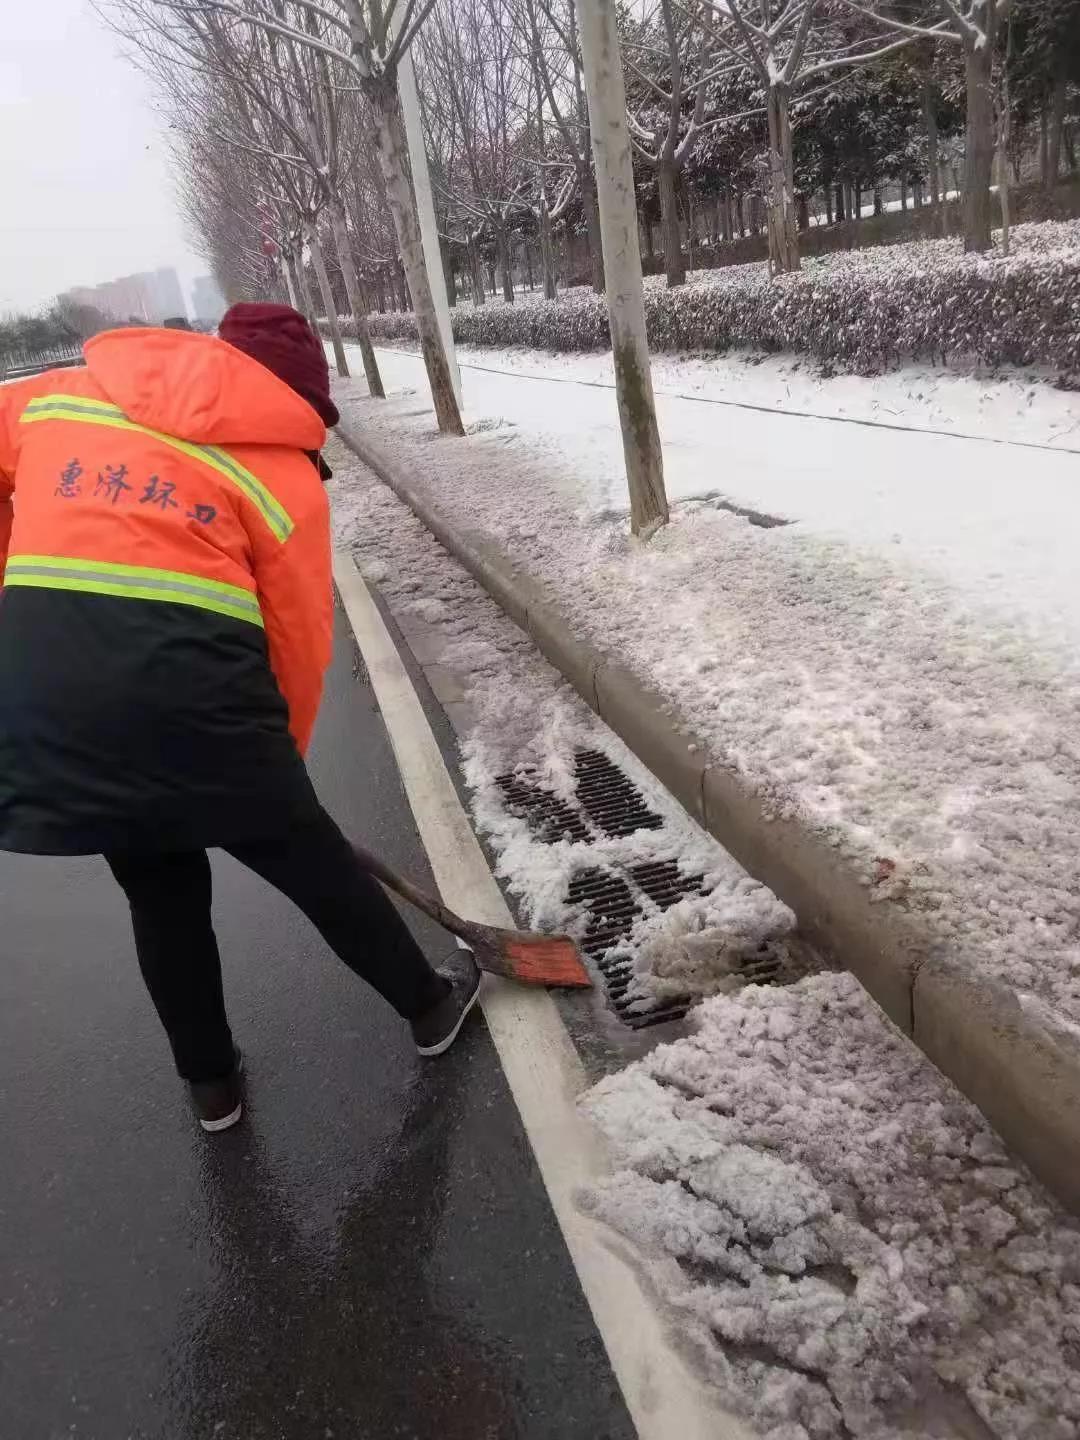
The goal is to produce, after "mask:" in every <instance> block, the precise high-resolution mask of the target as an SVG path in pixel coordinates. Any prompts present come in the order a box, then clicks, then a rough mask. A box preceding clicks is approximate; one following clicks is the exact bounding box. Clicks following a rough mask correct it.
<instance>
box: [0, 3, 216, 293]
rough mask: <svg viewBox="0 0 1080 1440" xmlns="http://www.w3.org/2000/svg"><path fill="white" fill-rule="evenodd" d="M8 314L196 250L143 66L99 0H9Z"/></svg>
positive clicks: (1, 128)
mask: <svg viewBox="0 0 1080 1440" xmlns="http://www.w3.org/2000/svg"><path fill="white" fill-rule="evenodd" d="M2 8H3V10H4V25H3V40H2V42H0V185H2V186H3V196H4V198H3V201H2V203H0V313H3V312H5V311H8V310H13V309H20V310H21V309H34V308H36V307H37V306H39V305H41V304H43V303H46V302H48V301H49V300H50V299H51V298H52V297H53V296H54V295H56V294H57V293H58V292H59V291H61V290H66V289H67V288H68V287H69V286H71V285H93V284H96V283H97V282H98V281H101V280H111V279H113V278H115V277H116V276H119V275H130V274H131V273H132V272H133V271H137V270H155V269H157V268H158V267H159V266H162V265H175V266H176V268H177V270H178V272H179V274H180V281H181V284H182V285H183V287H184V293H185V295H186V296H187V297H188V299H189V301H190V282H191V279H192V277H193V276H195V275H202V274H205V273H206V269H207V266H206V263H205V262H204V261H202V260H200V259H199V258H198V257H197V256H196V255H195V254H193V253H192V250H191V246H190V242H189V241H188V239H187V236H186V233H185V230H184V226H183V224H182V223H181V220H180V217H179V215H178V213H177V207H176V202H175V200H174V198H173V189H172V180H171V177H170V174H169V168H168V159H167V152H166V149H165V145H164V143H163V141H162V138H161V135H160V132H159V130H158V128H157V122H156V120H155V117H154V114H153V111H152V109H151V107H150V103H149V99H148V93H147V86H146V82H145V81H144V79H143V77H142V76H141V75H140V74H139V73H138V71H136V70H135V69H134V68H133V67H132V66H131V65H130V64H128V62H127V61H125V60H123V59H122V58H121V57H120V54H119V49H120V42H119V41H118V40H117V38H116V37H115V36H114V35H112V34H111V32H110V31H109V30H108V29H106V27H105V26H104V25H103V23H102V22H101V21H100V20H99V19H98V17H97V16H96V15H95V14H94V12H93V10H92V9H91V8H90V4H89V0H33V3H27V0H23V3H19V4H11V5H9V4H7V3H3V4H2Z"/></svg>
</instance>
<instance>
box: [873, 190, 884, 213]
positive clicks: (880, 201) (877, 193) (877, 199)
mask: <svg viewBox="0 0 1080 1440" xmlns="http://www.w3.org/2000/svg"><path fill="white" fill-rule="evenodd" d="M884 213H885V199H884V196H883V195H882V193H881V186H880V185H875V186H874V214H875V215H883V214H884Z"/></svg>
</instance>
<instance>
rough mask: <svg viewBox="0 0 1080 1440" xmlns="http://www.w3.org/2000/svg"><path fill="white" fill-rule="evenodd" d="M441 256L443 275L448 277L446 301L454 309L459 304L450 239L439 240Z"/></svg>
mask: <svg viewBox="0 0 1080 1440" xmlns="http://www.w3.org/2000/svg"><path fill="white" fill-rule="evenodd" d="M439 256H440V259H441V260H442V267H443V275H444V276H445V277H446V303H447V305H449V307H450V309H451V310H453V308H454V307H455V305H456V304H457V273H456V269H455V266H454V256H453V252H452V251H451V249H450V243H449V241H447V240H440V241H439Z"/></svg>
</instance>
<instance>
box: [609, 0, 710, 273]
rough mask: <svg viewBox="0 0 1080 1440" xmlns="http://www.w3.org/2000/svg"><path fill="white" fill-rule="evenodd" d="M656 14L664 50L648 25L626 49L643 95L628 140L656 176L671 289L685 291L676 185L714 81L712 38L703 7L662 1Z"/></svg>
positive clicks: (632, 121)
mask: <svg viewBox="0 0 1080 1440" xmlns="http://www.w3.org/2000/svg"><path fill="white" fill-rule="evenodd" d="M657 9H658V11H659V19H660V27H661V29H662V33H663V38H664V42H665V43H664V45H663V46H658V45H657V44H656V43H655V41H656V39H657V38H658V37H657V36H656V34H655V32H654V30H653V29H652V27H650V26H648V25H642V26H641V27H640V30H639V33H640V39H628V41H627V43H626V50H627V53H628V55H629V57H630V58H629V59H628V60H627V65H628V68H629V70H630V73H631V75H632V76H633V77H634V78H635V79H636V80H637V82H638V90H639V95H640V102H639V104H638V105H636V106H634V107H633V113H631V114H630V135H631V139H632V141H633V144H634V148H635V149H636V150H637V153H638V154H639V155H640V156H641V157H642V159H643V160H645V161H647V162H648V164H649V165H651V166H652V167H653V168H654V169H655V171H656V177H657V183H658V185H659V189H660V225H661V229H662V231H663V237H664V269H665V271H666V273H667V283H668V284H669V285H682V284H683V283H684V282H685V280H686V264H685V261H684V259H683V252H682V237H681V233H680V228H679V202H678V197H677V185H678V180H679V176H680V175H681V174H682V171H683V168H684V166H685V165H686V162H687V160H688V159H689V157H690V153H691V151H692V150H693V147H694V144H695V142H696V141H697V139H698V137H699V136H700V134H701V128H702V118H703V115H704V110H705V95H706V91H707V88H708V81H709V79H710V72H709V54H710V51H709V37H708V33H707V31H706V30H705V28H704V27H703V26H702V24H701V18H702V6H701V5H699V4H696V3H691V4H690V5H688V6H687V7H685V8H683V7H681V6H677V5H676V4H675V0H658V4H657ZM635 56H636V57H637V58H636V59H635V58H634V57H635ZM688 109H689V112H690V113H689V118H688V117H687V114H686V111H687V110H688Z"/></svg>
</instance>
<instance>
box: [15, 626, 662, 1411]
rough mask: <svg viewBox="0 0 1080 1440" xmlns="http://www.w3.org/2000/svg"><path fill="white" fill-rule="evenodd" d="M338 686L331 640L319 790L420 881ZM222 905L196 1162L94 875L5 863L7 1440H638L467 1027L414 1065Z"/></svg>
mask: <svg viewBox="0 0 1080 1440" xmlns="http://www.w3.org/2000/svg"><path fill="white" fill-rule="evenodd" d="M354 669H356V667H355V665H354V657H353V650H352V645H351V639H350V637H349V636H348V633H347V630H346V628H345V624H344V620H343V617H341V616H340V615H339V616H338V636H337V645H336V650H335V661H334V667H333V671H332V673H331V676H330V679H329V683H328V691H327V698H326V702H325V703H324V706H323V713H322V716H321V718H320V724H319V730H318V732H317V735H316V743H315V747H314V750H313V754H312V771H313V774H314V776H315V780H316V784H317V785H318V788H319V791H320V794H321V795H322V798H323V800H324V801H325V803H326V804H327V807H328V809H330V811H331V812H332V813H333V814H334V815H335V817H336V818H337V819H338V820H339V821H340V822H341V823H342V824H343V825H344V826H345V828H346V829H347V830H350V831H352V832H353V833H355V834H356V835H357V836H358V837H363V838H364V839H365V840H366V842H367V843H368V844H370V845H371V846H372V848H375V849H378V850H380V851H382V852H383V853H384V854H385V855H386V856H387V857H388V858H389V859H390V860H391V862H392V863H395V864H398V865H400V866H402V867H407V868H409V869H411V870H412V871H413V872H414V873H415V874H417V875H421V876H425V875H426V874H427V871H426V865H425V862H424V858H423V855H422V852H421V850H420V846H419V842H418V840H417V837H416V833H415V830H414V828H413V824H412V820H411V816H410V815H409V814H408V811H407V807H406V804H405V801H404V798H403V796H402V792H401V788H400V782H399V779H398V776H397V773H396V770H395V768H394V763H393V760H392V757H391V755H390V749H389V743H388V740H387V737H386V734H385V731H384V729H383V726H382V722H381V720H380V718H379V716H378V714H377V712H376V709H375V706H374V702H373V700H372V697H371V694H370V691H369V690H368V688H367V686H366V684H365V682H364V677H363V674H362V671H361V673H359V674H358V675H354V673H353V672H354ZM214 878H215V917H216V921H217V926H218V935H219V939H220V941H221V949H222V955H223V962H224V968H225V985H226V996H227V999H228V1001H229V1007H230V1013H231V1019H232V1022H233V1028H234V1031H235V1033H236V1036H237V1039H238V1041H239V1043H240V1044H241V1045H242V1046H243V1048H244V1051H245V1055H246V1060H247V1074H248V1096H249V1099H248V1107H247V1119H246V1120H245V1123H244V1124H243V1125H241V1126H239V1127H237V1129H236V1130H233V1131H230V1132H228V1133H227V1134H224V1135H221V1136H217V1137H208V1136H205V1135H203V1134H202V1132H200V1131H199V1130H198V1128H197V1127H196V1126H195V1124H194V1122H193V1120H192V1118H191V1116H190V1114H189V1113H188V1111H187V1108H186V1099H185V1096H184V1094H183V1091H182V1088H181V1087H180V1084H179V1082H178V1081H177V1079H176V1077H175V1075H174V1073H173V1072H172V1070H171V1064H170V1060H169V1056H168V1051H167V1048H166V1044H165V1040H164V1037H163V1035H162V1034H161V1033H160V1031H159V1029H158V1026H157V1021H156V1018H155V1016H154V1014H153V1011H152V1009H151V1006H150V1002H149V999H148V997H147V996H146V994H145V992H144V990H143V989H142V984H141V981H140V979H139V975H138V970H137V967H136V963H135V957H134V953H133V948H132V941H131V935H130V929H129V924H128V919H127V914H126V907H125V905H124V902H123V900H122V897H121V895H120V892H119V890H118V889H116V887H115V886H114V884H113V883H112V881H111V879H110V878H109V876H108V874H107V872H106V871H105V868H104V865H103V863H102V862H100V861H98V860H47V859H34V858H27V857H17V856H9V855H0V1156H2V1169H0V1436H3V1437H4V1440H59V1437H61V1436H63V1437H71V1436H74V1437H79V1440H390V1437H399V1436H401V1437H410V1440H429V1437H430V1440H435V1437H439V1440H443V1437H446V1440H456V1437H460V1440H488V1437H492V1440H495V1437H497V1440H511V1437H523V1440H524V1437H528V1440H532V1437H536V1440H540V1437H545V1440H547V1437H550V1440H556V1437H558V1440H578V1437H581V1440H584V1437H589V1440H629V1437H632V1436H633V1433H634V1432H633V1427H632V1425H631V1423H630V1420H629V1418H628V1416H627V1413H626V1410H625V1408H624V1405H623V1402H622V1399H621V1397H620V1395H619V1392H618V1389H617V1386H616V1384H615V1381H614V1378H613V1376H612V1373H611V1370H610V1367H609V1365H608V1362H607V1358H606V1355H605V1353H604V1350H603V1347H602V1345H601V1343H600V1340H599V1338H598V1336H597V1334H596V1332H595V1330H594V1328H593V1325H592V1322H591V1319H590V1316H589V1313H588V1309H587V1306H586V1304H585V1301H584V1299H583V1297H582V1295H581V1292H580V1289H579V1287H578V1283H577V1280H576V1277H575V1275H574V1272H573V1270H572V1267H571V1264H570V1261H569V1258H568V1256H567V1254H566V1251H565V1248H564V1245H563V1242H562V1239H561V1236H560V1235H559V1232H558V1230H557V1227H556V1224H555V1221H554V1218H553V1216H552V1214H551V1211H550V1209H549V1206H548V1203H547V1199H546V1196H545V1193H544V1190H543V1187H542V1185H541V1182H540V1180H539V1177H538V1175H537V1173H536V1169H535V1166H534V1163H533V1160H532V1156H531V1152H530V1150H529V1146H528V1142H527V1141H526V1139H525V1136H524V1134H523V1132H522V1129H521V1126H520V1124H519V1121H518V1117H517V1113H516V1110H515V1108H514V1105H513V1102H512V1100H511V1099H510V1097H509V1094H508V1091H507V1088H506V1084H505V1081H504V1079H503V1075H502V1072H501V1070H500V1068H499V1065H498V1062H497V1060H496V1057H495V1053H494V1050H493V1048H492V1046H491V1043H490V1040H489V1039H488V1037H487V1033H486V1031H485V1030H484V1027H483V1022H482V1020H481V1019H480V1018H479V1016H477V1017H476V1021H475V1024H471V1025H470V1027H469V1029H468V1031H467V1032H466V1033H465V1034H464V1035H463V1038H462V1041H461V1042H459V1045H458V1046H457V1047H456V1048H455V1049H454V1050H453V1051H452V1052H451V1053H450V1054H449V1055H448V1056H446V1057H445V1058H444V1059H443V1060H441V1061H437V1062H424V1061H421V1060H420V1059H419V1057H417V1056H416V1055H415V1053H414V1052H413V1051H412V1050H411V1046H410V1041H409V1036H408V1032H407V1030H406V1028H405V1027H404V1026H403V1025H402V1024H401V1023H400V1022H399V1021H398V1020H397V1019H396V1017H395V1016H394V1015H393V1014H392V1012H390V1011H389V1010H388V1009H387V1008H386V1007H385V1006H384V1005H383V1003H382V1002H381V1001H380V1000H379V999H378V997H376V996H375V995H373V994H372V993H371V992H369V991H368V990H366V988H365V987H363V986H362V985H361V984H360V982H359V981H357V980H356V979H355V978H354V977H353V976H352V975H351V974H350V973H349V972H348V971H347V970H346V969H345V968H344V967H343V966H341V965H340V964H339V963H338V962H337V961H336V960H335V959H334V957H333V956H332V955H331V954H330V953H329V951H327V949H326V947H325V946H324V944H323V942H322V941H321V940H320V938H319V937H318V936H317V935H316V934H315V932H314V931H313V930H312V929H311V928H310V927H309V926H308V924H307V922H306V921H305V920H304V918H303V917H302V916H301V915H299V914H298V913H297V912H295V911H294V910H293V909H292V908H291V907H290V906H289V904H288V902H287V901H285V900H284V899H283V898H282V897H280V896H278V895H277V894H276V893H275V892H273V891H271V890H269V889H267V888H266V887H265V886H264V885H263V884H262V883H261V882H260V881H258V880H257V879H256V878H255V877H254V876H251V875H249V874H247V873H246V872H245V871H243V870H242V869H241V868H240V867H239V866H237V865H236V864H235V863H234V862H232V861H231V860H228V859H227V858H224V857H219V856H215V858H214ZM410 923H411V917H410ZM416 931H417V934H418V935H420V936H421V938H422V941H423V943H424V944H425V947H426V948H427V951H428V953H429V954H430V955H432V956H439V955H441V954H445V953H446V951H447V949H448V945H447V940H446V937H445V936H443V935H442V934H441V932H438V931H436V930H433V929H432V928H430V927H428V926H426V923H418V924H417V926H416Z"/></svg>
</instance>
